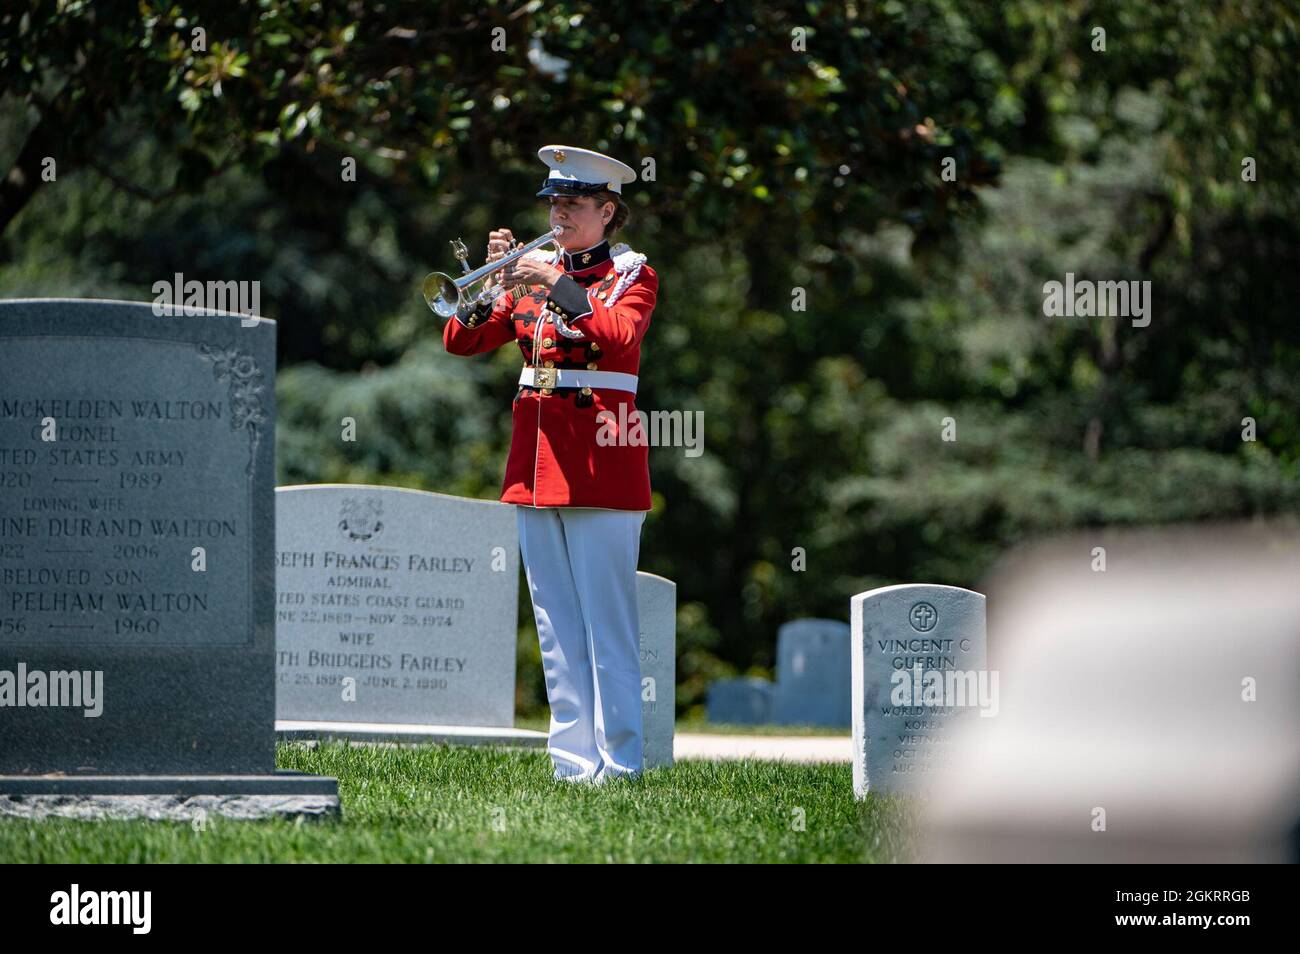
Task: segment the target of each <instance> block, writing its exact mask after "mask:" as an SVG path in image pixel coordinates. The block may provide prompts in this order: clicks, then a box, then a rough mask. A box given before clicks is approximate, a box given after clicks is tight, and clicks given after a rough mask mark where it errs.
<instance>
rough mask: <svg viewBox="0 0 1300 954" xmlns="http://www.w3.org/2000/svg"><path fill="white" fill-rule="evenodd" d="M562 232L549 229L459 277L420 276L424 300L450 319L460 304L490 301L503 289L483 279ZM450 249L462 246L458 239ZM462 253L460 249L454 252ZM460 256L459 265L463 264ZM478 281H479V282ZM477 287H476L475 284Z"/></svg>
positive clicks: (476, 303)
mask: <svg viewBox="0 0 1300 954" xmlns="http://www.w3.org/2000/svg"><path fill="white" fill-rule="evenodd" d="M561 231H562V229H561V227H560V226H558V225H557V226H556V227H555V228H553V229H551V230H550V231H549V232H547V233H546V234H545V235H539V236H538V237H537V238H535V239H533V240H532V241H531V242H529V243H528V244H527V245H521V246H519V247H518V248H516V249H514V250H513V251H510V252H508V253H506V254H505V255H503V256H502V257H501V258H498V259H497V260H496V261H495V262H488V263H487V264H486V265H483V266H480V267H479V268H476V269H474V270H473V271H472V272H467V273H466V274H464V275H462V276H461V277H460V278H454V277H452V276H451V275H448V274H447V273H446V272H430V273H429V274H428V275H426V276H425V279H424V287H423V289H422V290H423V292H424V301H425V304H427V305H428V306H429V307H430V308H431V309H432V310H433V313H434V314H435V315H438V316H439V317H441V318H450V317H451V316H452V315H454V314H456V312H457V311H459V310H460V308H461V307H462V306H463V305H467V304H468V305H470V306H475V305H478V304H480V303H482V302H484V301H492V300H493V299H495V298H496V297H497V296H498V295H500V294H501V293H502V291H503V289H502V288H501V286H500V285H494V284H488V283H487V282H486V279H487V278H488V276H490V275H494V274H496V273H497V272H499V271H501V270H502V269H503V268H506V267H507V266H509V265H512V264H513V263H515V262H517V261H518V260H519V259H521V258H523V257H524V256H525V255H527V254H528V253H529V252H531V251H533V249H536V248H541V247H542V246H543V245H546V244H547V243H548V242H554V241H555V238H556V236H557V235H559V234H560V232H561ZM452 247H453V248H459V249H464V246H463V245H462V244H461V243H460V242H459V241H456V242H453V243H452ZM458 254H462V255H463V252H458ZM464 261H465V260H464V259H463V258H462V259H461V264H462V265H463V264H464ZM480 283H482V284H481V285H480ZM475 286H478V287H475Z"/></svg>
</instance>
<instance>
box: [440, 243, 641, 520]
mask: <svg viewBox="0 0 1300 954" xmlns="http://www.w3.org/2000/svg"><path fill="white" fill-rule="evenodd" d="M624 249H626V246H618V247H616V248H615V249H613V250H611V249H610V248H609V245H608V242H602V243H600V245H597V246H595V247H594V248H593V249H585V250H583V251H581V252H576V253H572V254H571V253H568V252H565V253H564V254H563V256H562V258H563V263H560V262H557V263H556V264H557V265H561V264H562V267H563V268H564V272H565V274H564V277H562V278H560V279H559V281H557V282H556V284H555V287H554V288H553V289H549V290H548V289H547V288H546V287H545V286H544V285H538V286H534V287H533V288H532V292H531V294H525V295H523V296H522V297H519V298H515V297H514V296H513V295H502V296H501V297H500V298H498V299H497V300H496V302H495V303H493V304H492V305H491V306H490V307H489V306H487V305H483V306H480V307H479V308H478V309H476V310H475V311H472V312H464V313H462V314H460V315H457V316H455V317H453V318H449V319H448V320H447V323H446V325H445V327H444V328H443V334H442V340H443V344H444V346H445V347H446V349H447V351H449V352H450V353H451V354H459V355H473V354H480V353H482V352H486V351H493V350H495V349H496V348H498V347H500V346H501V345H503V344H505V343H506V342H507V341H511V340H514V341H516V342H518V344H519V350H520V351H521V352H522V353H523V356H524V367H526V368H529V367H533V359H534V353H535V352H534V348H535V345H536V360H537V363H538V365H539V366H540V367H542V368H551V367H553V368H558V369H560V370H561V371H563V370H565V369H573V370H581V369H586V370H590V371H621V372H624V373H627V374H636V373H637V372H638V369H639V367H640V363H641V339H642V338H644V337H645V333H646V329H647V328H649V326H650V313H651V312H652V311H654V306H655V299H656V297H657V295H658V289H659V278H658V276H657V275H656V274H655V273H654V270H653V269H651V268H650V267H649V266H648V265H645V264H643V262H644V259H641V262H642V264H641V265H640V268H639V271H638V272H637V274H636V277H635V279H634V280H633V281H632V283H631V284H630V285H626V287H625V288H624V290H623V291H622V293H621V294H620V295H619V296H618V299H617V301H616V302H615V303H614V304H613V305H612V306H611V305H608V304H606V299H607V298H609V297H610V296H611V292H612V291H613V290H614V288H615V286H616V284H617V283H618V282H619V278H620V273H621V272H627V271H628V270H629V266H635V265H636V263H637V258H638V257H636V256H635V253H632V252H630V251H623V250H624ZM611 251H612V252H613V253H619V254H617V255H616V256H611ZM583 256H586V260H585V262H590V264H585V262H584V258H583ZM616 264H617V266H618V267H617V268H616ZM556 313H558V314H560V315H561V316H563V318H564V322H565V324H566V325H567V326H568V327H569V329H570V330H571V331H576V332H581V334H579V335H578V336H577V337H569V336H566V335H564V334H562V333H561V332H560V330H559V329H558V328H557V325H556V322H555V317H554V316H555V314H556ZM538 336H540V337H541V341H540V343H537V342H536V341H535V339H536V338H537V337H538ZM620 405H624V406H623V407H620ZM602 412H605V413H604V414H603V415H602ZM635 412H636V398H635V396H634V395H633V394H632V393H631V392H629V391H625V390H621V389H615V388H607V387H599V388H580V387H555V388H542V387H533V386H527V385H520V386H519V389H518V391H517V392H516V393H515V397H514V418H513V432H512V434H511V440H510V456H509V459H508V460H507V461H506V472H505V479H504V481H503V482H502V487H501V501H502V503H511V504H522V505H524V506H529V507H598V508H602V509H606V510H637V511H645V510H649V509H650V467H649V447H648V446H647V443H646V440H645V439H644V433H645V429H642V428H635V427H633V426H632V425H633V422H634V420H635ZM597 415H602V416H601V417H600V418H599V419H598V418H597ZM602 428H603V429H604V438H603V441H604V443H602V441H598V440H597V435H598V433H599V432H601V430H602ZM629 437H630V438H632V439H631V440H629V439H628V438H629ZM610 438H613V440H612V441H611V440H610Z"/></svg>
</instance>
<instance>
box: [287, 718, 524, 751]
mask: <svg viewBox="0 0 1300 954" xmlns="http://www.w3.org/2000/svg"><path fill="white" fill-rule="evenodd" d="M275 735H276V738H277V739H279V741H281V742H305V741H319V740H322V739H343V740H346V741H349V742H410V743H426V744H427V743H441V744H444V745H506V746H512V747H515V748H528V749H540V748H545V747H546V739H547V734H546V733H545V732H537V731H534V730H533V729H515V728H511V727H509V726H490V725H489V726H485V725H413V724H407V723H396V722H395V723H379V722H299V721H294V720H286V719H278V720H276V723H275Z"/></svg>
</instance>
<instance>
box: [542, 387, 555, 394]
mask: <svg viewBox="0 0 1300 954" xmlns="http://www.w3.org/2000/svg"><path fill="white" fill-rule="evenodd" d="M554 390H555V389H554V388H542V393H543V394H550V393H551V392H552V391H554Z"/></svg>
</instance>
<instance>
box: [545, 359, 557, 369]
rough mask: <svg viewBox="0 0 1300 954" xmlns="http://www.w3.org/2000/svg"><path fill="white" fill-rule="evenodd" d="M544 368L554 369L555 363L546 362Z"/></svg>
mask: <svg viewBox="0 0 1300 954" xmlns="http://www.w3.org/2000/svg"><path fill="white" fill-rule="evenodd" d="M545 367H548V368H553V367H555V362H554V361H547V362H545Z"/></svg>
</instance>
